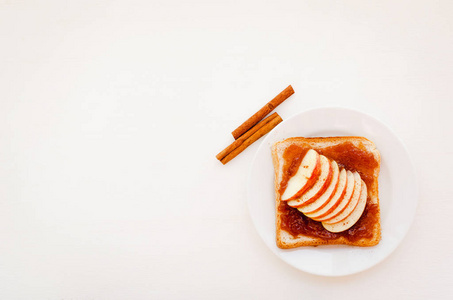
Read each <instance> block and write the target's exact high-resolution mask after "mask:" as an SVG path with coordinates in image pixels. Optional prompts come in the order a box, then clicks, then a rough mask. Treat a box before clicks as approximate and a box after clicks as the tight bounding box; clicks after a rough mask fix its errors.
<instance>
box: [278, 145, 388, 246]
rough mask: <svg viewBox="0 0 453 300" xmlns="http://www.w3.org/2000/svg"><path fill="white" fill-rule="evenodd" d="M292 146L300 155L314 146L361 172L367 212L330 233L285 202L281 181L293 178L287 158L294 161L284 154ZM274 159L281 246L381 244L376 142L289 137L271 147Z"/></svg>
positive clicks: (378, 161) (330, 157)
mask: <svg viewBox="0 0 453 300" xmlns="http://www.w3.org/2000/svg"><path fill="white" fill-rule="evenodd" d="M290 147H291V149H293V150H294V149H299V150H300V153H301V154H300V155H302V153H305V152H306V151H307V150H308V149H314V150H316V151H317V152H318V153H320V154H322V155H324V156H326V157H327V158H329V159H332V160H335V161H336V162H337V163H338V164H339V165H340V166H341V167H343V168H345V169H346V170H349V171H357V172H358V173H359V174H360V176H361V178H362V179H363V180H364V182H365V184H366V186H367V190H368V197H367V203H366V207H365V211H364V213H363V214H362V216H361V218H360V219H359V221H358V222H357V223H356V224H355V225H354V226H352V227H351V228H350V229H348V230H346V231H344V232H340V233H331V232H329V231H327V230H326V229H324V228H323V227H322V224H321V223H320V222H316V221H314V220H312V219H310V218H308V217H307V216H305V215H303V214H302V213H301V212H300V211H298V210H297V209H296V208H293V207H290V206H289V205H288V204H287V203H286V202H285V201H281V194H282V192H284V187H282V186H281V184H282V180H283V179H286V180H287V179H288V177H290V171H289V168H290V165H291V163H292V162H291V161H288V160H291V156H290V155H289V154H288V156H286V155H285V151H286V150H287V149H289V148H290ZM304 151H305V152H304ZM288 153H290V150H288ZM293 158H294V157H293ZM299 158H300V157H299ZM272 160H273V164H274V171H275V194H276V233H277V236H276V241H277V246H278V247H279V248H282V249H290V248H296V247H301V246H317V245H329V244H330V245H332V244H345V245H353V246H362V247H366V246H374V245H377V244H378V243H379V241H380V239H381V225H380V208H379V197H378V176H379V169H380V162H381V158H380V154H379V151H378V150H377V149H376V146H375V145H374V144H373V142H371V141H369V140H368V139H366V138H364V137H357V136H342V137H316V138H303V137H294V138H288V139H285V140H283V141H280V142H277V143H275V144H274V145H273V146H272Z"/></svg>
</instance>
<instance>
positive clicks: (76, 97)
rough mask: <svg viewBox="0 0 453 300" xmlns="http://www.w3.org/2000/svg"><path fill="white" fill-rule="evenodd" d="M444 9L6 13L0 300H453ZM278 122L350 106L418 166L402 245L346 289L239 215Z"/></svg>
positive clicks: (270, 5)
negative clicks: (250, 124)
mask: <svg viewBox="0 0 453 300" xmlns="http://www.w3.org/2000/svg"><path fill="white" fill-rule="evenodd" d="M452 33H453V4H452V2H451V1H257V0H256V1H208V0H202V1H181V0H170V1H156V0H151V1H105V0H99V1H98V0H94V1H93V0H92V1H0V299H65V300H66V299H237V298H239V299H280V298H281V297H284V298H299V299H332V298H334V299H364V297H365V295H368V297H371V298H374V299H445V298H448V297H449V296H451V294H452V293H453V288H452V285H451V283H452V281H453V257H452V253H453V249H452V248H453V239H452V238H451V236H452V234H451V219H452V216H453V200H452V192H453V183H452V175H451V174H452V170H453V163H452V159H451V156H452V154H453V142H452V138H451V135H452V133H453V122H452V116H451V113H452V111H453V104H452V103H453V99H452V94H453V54H452V53H453V34H452ZM289 84H291V85H292V86H293V87H294V89H295V91H296V93H295V94H294V95H293V96H292V97H291V98H290V99H289V100H287V101H286V102H284V103H283V104H282V105H281V106H279V107H278V108H277V110H276V111H277V112H278V113H279V114H280V115H281V116H282V117H283V119H287V118H288V117H290V116H291V115H293V114H295V113H297V112H300V111H302V110H305V109H310V108H314V107H318V106H340V107H348V108H353V109H358V110H361V111H363V112H365V113H368V114H371V115H373V116H374V117H376V118H378V119H380V120H381V121H382V122H384V123H385V124H387V125H388V126H390V127H391V128H392V129H393V130H394V131H395V133H396V134H397V135H398V136H399V137H400V138H401V139H402V140H403V141H404V143H405V144H406V146H407V148H408V150H409V152H410V154H411V156H412V158H413V161H414V163H415V168H416V170H417V177H418V180H419V206H418V210H417V214H416V216H415V220H414V222H413V225H412V227H411V229H410V231H409V232H408V234H407V236H406V238H405V239H404V240H403V242H402V243H401V245H400V246H399V247H398V248H397V250H396V251H395V252H394V253H393V254H392V255H391V256H390V257H388V258H387V259H386V260H385V261H383V262H382V263H380V264H379V265H377V266H375V267H373V268H371V269H369V270H367V271H364V272H362V273H359V274H355V275H350V276H346V277H340V278H329V277H320V276H314V275H310V274H307V273H304V272H301V271H298V270H296V269H294V268H293V267H291V266H289V265H287V264H286V263H284V262H283V261H281V260H280V259H279V258H278V257H277V256H275V255H274V254H273V253H272V252H271V251H270V250H269V249H268V248H267V247H266V246H265V244H264V243H263V241H262V240H261V239H260V237H259V236H258V234H257V232H256V230H255V228H254V226H253V224H252V221H251V218H250V216H249V213H248V209H247V198H246V178H247V174H248V171H249V167H250V164H251V161H252V158H253V156H254V154H255V152H256V150H257V148H258V144H259V143H255V144H253V145H252V146H251V147H250V148H248V149H247V150H246V151H244V152H243V153H242V154H241V155H240V156H238V157H237V158H235V159H234V160H233V161H231V162H230V163H229V164H227V165H226V166H223V165H222V164H221V163H220V162H219V161H217V160H216V158H215V155H216V154H217V153H218V152H219V151H220V150H222V149H223V148H224V147H225V146H227V145H228V144H229V143H230V142H232V140H233V138H232V136H231V135H230V132H231V131H232V130H233V129H234V128H235V127H236V126H237V125H239V124H240V123H241V122H243V121H244V120H245V119H246V118H247V117H248V116H250V115H251V114H252V113H254V112H255V111H256V110H258V109H259V108H260V107H261V106H262V105H264V104H265V103H266V102H267V101H269V100H270V99H271V98H272V97H273V96H275V95H276V94H277V93H278V92H280V91H281V90H282V89H284V88H285V87H286V86H287V85H289Z"/></svg>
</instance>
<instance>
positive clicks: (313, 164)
mask: <svg viewBox="0 0 453 300" xmlns="http://www.w3.org/2000/svg"><path fill="white" fill-rule="evenodd" d="M320 167H321V160H320V155H319V154H318V152H316V151H315V150H313V149H310V150H308V151H307V153H306V154H305V156H304V158H303V159H302V162H301V163H300V166H299V168H298V169H297V172H296V174H294V175H293V176H292V177H291V178H290V179H289V180H288V184H287V186H286V189H285V191H284V192H283V194H282V196H281V200H282V201H289V200H293V199H296V198H298V197H300V195H302V194H303V193H304V192H305V191H306V190H307V189H308V188H309V187H310V186H311V185H312V184H313V180H315V179H316V176H317V175H318V173H319V169H320Z"/></svg>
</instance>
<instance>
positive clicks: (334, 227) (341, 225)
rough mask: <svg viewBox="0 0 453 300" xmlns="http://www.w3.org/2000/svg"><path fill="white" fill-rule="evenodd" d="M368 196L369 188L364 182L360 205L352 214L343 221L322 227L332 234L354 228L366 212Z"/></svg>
mask: <svg viewBox="0 0 453 300" xmlns="http://www.w3.org/2000/svg"><path fill="white" fill-rule="evenodd" d="M367 196H368V194H367V187H366V184H365V182H363V180H362V188H361V191H360V198H359V203H358V204H357V206H356V207H355V209H354V210H353V211H352V213H351V214H350V215H349V216H348V217H347V218H346V219H344V220H343V221H340V222H338V223H334V224H327V223H322V226H323V227H324V228H325V229H326V230H328V231H330V232H342V231H345V230H348V229H349V228H351V227H352V226H354V224H355V223H357V221H358V220H359V219H360V217H361V216H362V214H363V211H364V210H365V206H366V199H367Z"/></svg>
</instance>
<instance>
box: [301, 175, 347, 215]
mask: <svg viewBox="0 0 453 300" xmlns="http://www.w3.org/2000/svg"><path fill="white" fill-rule="evenodd" d="M347 184H348V173H347V172H346V170H345V169H341V172H340V175H339V179H338V186H337V188H336V190H335V193H334V194H333V196H332V198H330V200H329V201H328V203H327V204H326V206H324V207H323V208H321V209H319V210H317V211H315V212H310V213H305V215H306V216H307V217H309V218H312V219H313V220H316V219H317V218H322V217H325V216H327V214H330V213H331V212H332V211H333V210H334V209H335V208H336V207H337V206H338V205H339V204H340V202H341V200H342V199H343V196H344V194H345V193H346V187H347Z"/></svg>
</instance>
